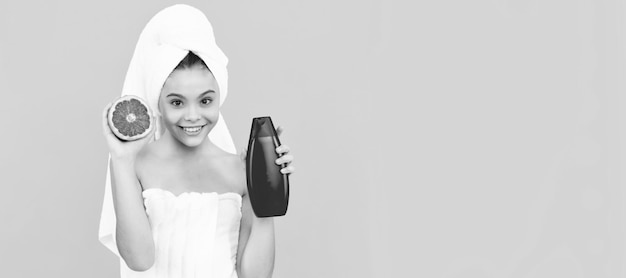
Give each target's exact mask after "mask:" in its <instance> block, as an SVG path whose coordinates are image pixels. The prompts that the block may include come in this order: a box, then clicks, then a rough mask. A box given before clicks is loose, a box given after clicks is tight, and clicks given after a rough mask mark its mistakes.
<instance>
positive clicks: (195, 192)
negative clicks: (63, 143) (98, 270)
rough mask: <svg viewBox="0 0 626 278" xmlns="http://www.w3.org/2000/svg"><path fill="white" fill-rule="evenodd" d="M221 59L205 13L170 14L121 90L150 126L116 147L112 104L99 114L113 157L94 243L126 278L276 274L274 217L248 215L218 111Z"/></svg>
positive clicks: (284, 150)
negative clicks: (144, 109)
mask: <svg viewBox="0 0 626 278" xmlns="http://www.w3.org/2000/svg"><path fill="white" fill-rule="evenodd" d="M227 62H228V60H227V58H226V56H225V55H224V54H223V53H222V51H221V50H220V49H219V48H218V47H217V45H216V44H215V39H214V38H213V30H212V27H211V25H210V23H209V21H208V20H207V19H206V17H205V16H204V14H203V13H202V12H200V11H199V10H197V9H195V8H192V7H190V6H186V5H175V6H172V7H169V8H166V9H164V10H163V11H161V12H159V13H158V14H157V15H155V16H154V17H153V18H152V19H151V20H150V22H148V24H147V25H146V27H145V28H144V30H143V31H142V33H141V35H140V37H139V41H138V43H137V47H136V49H135V53H134V54H133V58H132V60H131V63H130V66H129V69H128V73H127V75H126V80H125V83H124V88H123V92H122V95H127V94H133V95H137V96H139V97H142V98H143V99H145V100H146V101H147V102H148V104H149V105H150V106H151V109H152V111H153V113H155V117H153V118H154V120H153V122H152V124H154V125H156V126H155V127H156V128H154V129H153V130H152V132H151V134H149V135H148V136H147V137H145V138H143V139H140V140H136V141H130V142H122V141H120V140H118V139H117V138H116V137H115V136H114V135H113V133H112V132H111V130H110V128H109V127H108V124H107V120H106V115H107V112H108V110H109V108H110V106H111V104H109V105H107V107H106V108H105V109H104V111H103V123H102V125H103V131H104V136H105V138H106V141H107V144H108V147H109V151H110V159H109V170H108V171H107V182H106V187H105V199H104V204H103V209H102V216H101V220H100V231H99V239H100V241H101V242H102V244H104V245H105V246H106V247H107V248H109V249H110V250H111V251H112V252H113V253H115V254H116V255H118V256H119V257H120V271H121V277H122V278H134V277H141V278H147V277H150V278H153V277H163V278H176V277H182V278H185V277H203V278H209V277H224V278H227V277H228V278H235V277H240V278H246V277H270V276H271V274H272V271H273V266H274V223H273V219H272V218H257V217H256V216H255V215H254V213H253V211H252V208H251V206H250V200H249V197H248V194H247V187H246V177H245V164H244V161H243V159H242V158H243V157H240V156H237V155H236V154H235V153H236V152H235V149H234V144H233V142H232V138H231V137H230V133H229V132H228V128H227V127H226V124H225V122H224V118H223V117H222V116H221V113H220V112H219V109H220V106H221V105H222V103H223V102H224V99H225V98H226V95H227V78H228V77H227V76H228V75H227V71H226V64H227ZM281 131H282V129H281V128H280V127H279V128H278V129H277V132H278V133H279V134H280V133H281ZM207 138H208V139H209V140H207ZM276 152H277V153H278V154H279V156H280V157H279V158H278V159H277V160H276V163H277V164H283V163H284V164H287V166H286V167H283V168H282V170H281V172H282V173H285V174H291V173H293V172H294V168H293V166H291V165H290V163H291V162H292V161H293V156H292V155H290V154H289V148H288V147H287V146H285V145H282V146H279V147H278V148H277V149H276Z"/></svg>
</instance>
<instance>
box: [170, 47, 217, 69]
mask: <svg viewBox="0 0 626 278" xmlns="http://www.w3.org/2000/svg"><path fill="white" fill-rule="evenodd" d="M197 65H199V66H202V67H204V68H205V69H207V70H209V71H210V69H209V67H208V66H207V65H206V64H205V63H204V61H202V59H201V58H200V57H198V55H196V54H195V53H193V52H191V51H189V53H187V56H185V58H183V59H182V60H181V61H180V63H178V65H177V66H176V67H175V68H174V70H183V69H190V68H192V67H194V66H197Z"/></svg>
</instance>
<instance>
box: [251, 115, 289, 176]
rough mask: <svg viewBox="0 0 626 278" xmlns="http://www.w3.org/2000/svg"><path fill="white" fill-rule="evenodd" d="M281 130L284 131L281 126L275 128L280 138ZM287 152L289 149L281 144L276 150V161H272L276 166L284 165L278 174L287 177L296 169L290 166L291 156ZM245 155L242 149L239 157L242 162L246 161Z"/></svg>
mask: <svg viewBox="0 0 626 278" xmlns="http://www.w3.org/2000/svg"><path fill="white" fill-rule="evenodd" d="M283 130H284V129H283V127H282V126H278V127H277V128H276V134H277V135H278V136H280V135H281V134H282V133H283ZM289 152H290V149H289V147H288V146H287V145H285V144H281V145H280V146H278V147H277V148H276V153H277V154H278V159H276V161H274V163H276V165H282V164H284V166H283V168H282V169H280V172H281V173H283V174H287V175H290V174H293V173H294V172H295V171H296V168H295V167H294V166H293V165H291V162H293V155H291V154H289ZM247 153H248V150H247V148H244V149H243V151H242V152H241V155H240V157H241V159H242V160H246V154H247Z"/></svg>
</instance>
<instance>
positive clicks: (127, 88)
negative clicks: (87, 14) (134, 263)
mask: <svg viewBox="0 0 626 278" xmlns="http://www.w3.org/2000/svg"><path fill="white" fill-rule="evenodd" d="M189 51H192V52H194V53H195V54H196V55H198V56H199V57H200V58H201V59H202V60H203V61H204V63H205V64H206V65H207V66H208V67H209V70H211V72H212V73H213V76H215V79H216V80H217V84H218V86H219V90H220V106H221V105H222V104H223V103H224V100H225V99H226V96H227V95H228V72H227V70H226V65H227V64H228V58H227V57H226V55H224V53H223V52H222V50H220V48H219V47H218V46H217V44H216V43H215V38H214V36H213V27H212V26H211V23H210V22H209V21H208V19H207V18H206V16H205V15H204V14H203V13H202V12H201V11H200V10H198V9H196V8H194V7H191V6H188V5H182V4H179V5H174V6H171V7H168V8H165V9H163V10H162V11H160V12H159V13H157V14H156V15H155V16H154V17H153V18H152V19H151V20H150V21H149V22H148V24H147V25H146V27H145V28H144V29H143V31H142V32H141V35H140V36H139V41H138V42H137V46H136V47H135V53H134V54H133V58H132V59H131V61H130V66H129V67H128V72H127V74H126V80H125V81H124V88H123V89H122V95H136V96H139V97H141V98H143V99H145V100H146V101H147V102H148V105H150V107H151V109H152V111H153V113H155V114H157V115H158V111H159V110H158V100H159V94H160V92H161V88H162V87H163V84H164V83H165V80H166V79H167V77H168V76H169V74H170V73H171V72H172V70H174V68H175V67H176V66H177V65H178V63H179V62H180V61H181V60H182V59H183V58H184V57H185V56H186V55H187V53H188V52H189ZM161 131H162V127H161V126H160V123H159V121H157V125H156V133H155V139H157V140H158V138H159V135H160V132H161ZM208 137H209V139H210V140H211V142H213V143H214V144H215V145H216V146H218V147H219V148H221V149H223V150H224V151H227V152H229V153H232V154H235V153H236V152H237V151H236V149H235V145H234V143H233V140H232V137H231V135H230V132H229V131H228V127H227V126H226V122H225V121H224V117H223V116H222V114H221V113H220V115H219V120H218V121H217V123H216V124H215V126H214V127H213V129H212V130H211V132H210V133H209V135H208ZM109 160H110V156H109ZM115 223H116V218H115V210H114V207H113V196H112V192H111V180H110V169H109V168H108V164H107V175H106V183H105V191H104V201H103V204H102V214H101V216H100V230H99V240H100V242H101V243H102V244H103V245H104V246H106V247H107V248H108V249H109V250H111V252H113V253H115V254H116V255H117V256H120V254H119V251H118V250H117V245H116V242H115Z"/></svg>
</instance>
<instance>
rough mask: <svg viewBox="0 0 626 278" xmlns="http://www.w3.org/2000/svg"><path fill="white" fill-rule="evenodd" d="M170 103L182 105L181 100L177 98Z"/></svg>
mask: <svg viewBox="0 0 626 278" xmlns="http://www.w3.org/2000/svg"><path fill="white" fill-rule="evenodd" d="M170 104H172V105H174V106H181V105H183V102H182V101H180V100H178V99H175V100H172V101H170Z"/></svg>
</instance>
